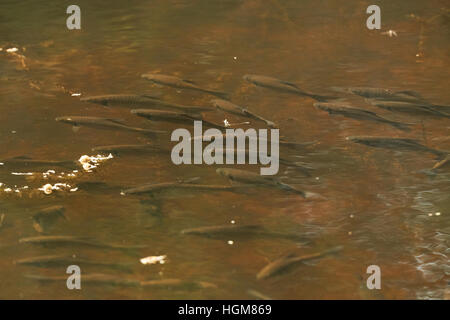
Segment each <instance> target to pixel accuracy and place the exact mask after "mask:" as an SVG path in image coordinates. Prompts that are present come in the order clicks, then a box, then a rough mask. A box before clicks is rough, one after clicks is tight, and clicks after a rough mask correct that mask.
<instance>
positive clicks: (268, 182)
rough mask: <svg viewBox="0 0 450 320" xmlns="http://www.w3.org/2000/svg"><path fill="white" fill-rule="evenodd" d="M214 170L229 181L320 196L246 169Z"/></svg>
mask: <svg viewBox="0 0 450 320" xmlns="http://www.w3.org/2000/svg"><path fill="white" fill-rule="evenodd" d="M216 172H217V173H218V174H219V175H221V176H224V177H227V178H228V179H229V180H231V181H235V182H240V183H244V184H251V185H262V186H267V187H275V188H278V189H282V190H286V191H290V192H293V193H297V194H299V195H301V196H302V197H303V198H319V197H320V196H319V195H317V194H315V193H312V192H308V191H303V190H299V189H297V188H294V187H292V186H290V185H288V184H286V183H283V182H281V181H279V180H278V179H277V178H275V177H272V176H262V175H259V174H257V173H253V172H250V171H246V170H239V169H230V168H218V169H217V170H216Z"/></svg>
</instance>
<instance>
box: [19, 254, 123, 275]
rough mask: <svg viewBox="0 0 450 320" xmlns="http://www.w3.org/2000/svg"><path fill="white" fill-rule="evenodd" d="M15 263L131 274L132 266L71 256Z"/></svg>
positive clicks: (35, 258)
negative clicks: (103, 269)
mask: <svg viewBox="0 0 450 320" xmlns="http://www.w3.org/2000/svg"><path fill="white" fill-rule="evenodd" d="M14 263H15V264H16V265H25V266H34V267H40V268H50V267H60V266H65V267H67V266H69V265H72V264H76V265H81V266H83V265H85V266H93V267H101V268H108V269H114V270H120V271H126V272H131V265H127V264H121V263H111V262H104V261H94V260H86V259H81V258H78V257H74V256H69V255H48V256H38V257H30V258H24V259H19V260H16V261H14Z"/></svg>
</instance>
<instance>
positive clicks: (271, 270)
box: [256, 247, 342, 280]
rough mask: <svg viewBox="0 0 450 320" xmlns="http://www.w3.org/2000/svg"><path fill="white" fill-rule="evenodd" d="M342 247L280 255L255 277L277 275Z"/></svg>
mask: <svg viewBox="0 0 450 320" xmlns="http://www.w3.org/2000/svg"><path fill="white" fill-rule="evenodd" d="M341 249H342V247H335V248H332V249H330V250H326V251H324V252H317V253H311V254H306V255H301V256H299V255H296V254H290V255H287V256H284V257H281V258H279V259H276V260H275V261H273V262H271V263H269V264H268V265H266V266H265V267H264V268H262V269H261V271H259V272H258V274H257V275H256V278H257V279H258V280H263V279H267V278H270V277H272V276H275V275H278V274H280V273H281V272H283V271H286V270H287V269H288V268H291V267H294V266H296V265H298V264H300V263H302V262H305V261H309V260H314V259H318V258H322V257H324V256H326V255H329V254H333V253H336V252H338V251H340V250H341Z"/></svg>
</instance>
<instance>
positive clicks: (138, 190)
mask: <svg viewBox="0 0 450 320" xmlns="http://www.w3.org/2000/svg"><path fill="white" fill-rule="evenodd" d="M167 189H187V190H191V191H193V190H194V191H235V190H236V189H238V187H236V186H223V185H207V184H195V183H183V182H163V183H148V184H144V185H141V186H137V187H134V188H129V189H125V190H122V192H121V193H120V194H121V195H123V196H125V195H130V194H145V193H154V192H159V191H162V190H167Z"/></svg>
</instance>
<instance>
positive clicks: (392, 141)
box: [346, 136, 449, 158]
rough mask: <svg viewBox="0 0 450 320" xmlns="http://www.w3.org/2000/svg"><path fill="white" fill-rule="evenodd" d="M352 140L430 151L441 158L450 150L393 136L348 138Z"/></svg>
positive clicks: (382, 146) (386, 146)
mask: <svg viewBox="0 0 450 320" xmlns="http://www.w3.org/2000/svg"><path fill="white" fill-rule="evenodd" d="M346 139H347V140H350V141H352V142H356V143H360V144H365V145H367V146H369V147H375V148H385V149H392V150H405V151H418V152H429V153H432V154H434V155H436V156H438V157H439V158H443V157H445V156H447V155H448V154H449V152H448V151H441V150H436V149H431V148H428V147H427V146H424V145H422V144H420V143H419V142H418V141H416V140H413V139H408V138H391V137H370V136H350V137H347V138H346Z"/></svg>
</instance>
